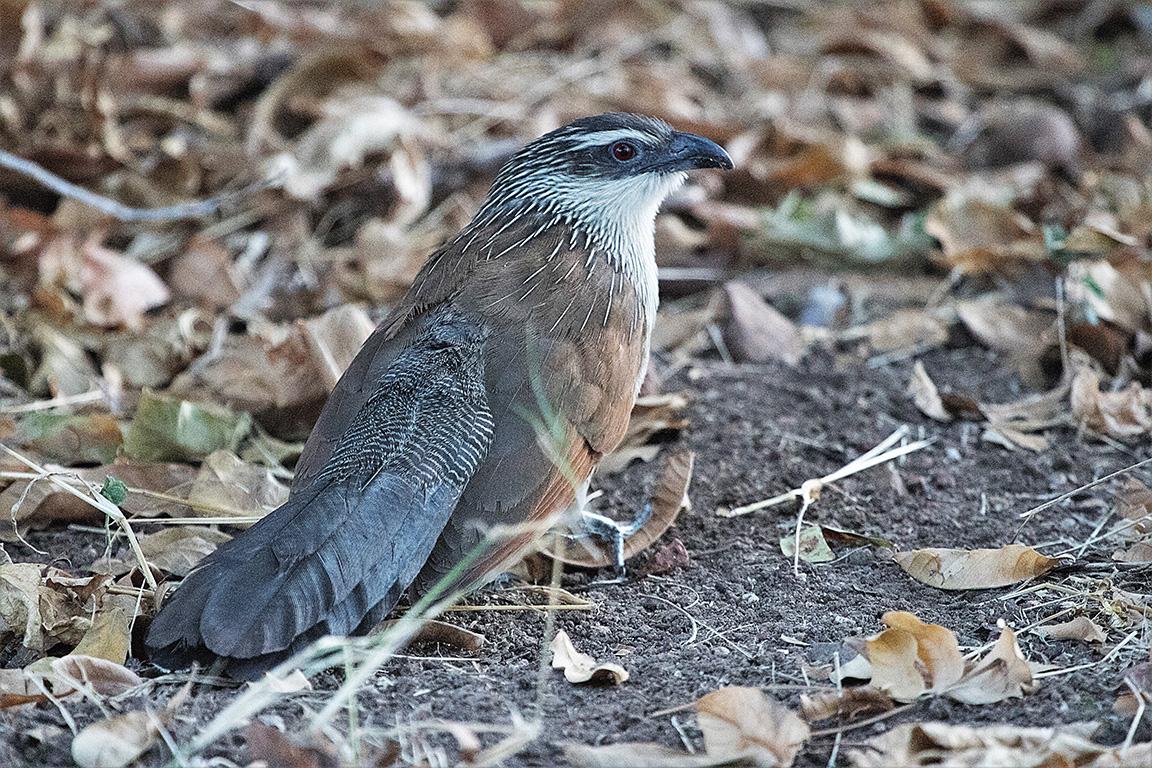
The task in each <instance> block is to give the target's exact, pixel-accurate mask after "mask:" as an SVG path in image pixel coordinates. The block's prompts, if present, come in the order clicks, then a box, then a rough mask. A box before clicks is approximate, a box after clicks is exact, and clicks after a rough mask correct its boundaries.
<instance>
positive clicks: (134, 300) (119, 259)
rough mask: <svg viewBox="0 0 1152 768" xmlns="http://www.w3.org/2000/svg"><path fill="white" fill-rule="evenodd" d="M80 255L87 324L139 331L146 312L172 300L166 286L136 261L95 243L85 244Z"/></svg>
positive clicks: (154, 274) (153, 273)
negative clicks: (82, 264)
mask: <svg viewBox="0 0 1152 768" xmlns="http://www.w3.org/2000/svg"><path fill="white" fill-rule="evenodd" d="M83 252H84V266H83V268H82V269H81V271H80V282H81V285H82V290H83V294H84V318H85V319H86V320H87V321H88V322H90V323H93V324H95V325H102V326H117V325H123V326H127V327H128V328H133V329H138V328H140V327H141V326H142V325H143V320H144V313H145V312H147V311H148V310H150V309H155V308H156V307H159V306H163V305H164V304H167V303H168V300H169V299H170V298H171V297H172V295H171V293H170V292H169V291H168V286H166V285H164V282H163V281H162V280H161V279H160V278H159V277H157V276H156V273H155V272H153V271H152V270H151V269H149V268H148V267H147V266H145V265H144V264H141V263H140V262H139V261H136V260H135V259H132V258H129V257H127V256H123V255H121V254H119V253H116V252H115V251H112V250H109V249H107V248H105V247H103V246H101V245H98V244H97V243H95V242H88V243H86V244H85V245H84V247H83Z"/></svg>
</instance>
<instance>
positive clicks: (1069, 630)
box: [1036, 616, 1108, 643]
mask: <svg viewBox="0 0 1152 768" xmlns="http://www.w3.org/2000/svg"><path fill="white" fill-rule="evenodd" d="M1036 634H1038V635H1040V636H1041V637H1051V638H1054V639H1056V640H1083V641H1085V642H1088V643H1103V642H1105V641H1107V640H1108V635H1107V634H1106V633H1105V632H1104V630H1103V629H1101V628H1100V625H1098V624H1097V623H1096V622H1094V621H1092V619H1089V618H1088V617H1087V616H1077V617H1076V618H1074V619H1072V620H1071V621H1065V622H1063V623H1061V624H1048V625H1047V626H1043V627H1037V628H1036Z"/></svg>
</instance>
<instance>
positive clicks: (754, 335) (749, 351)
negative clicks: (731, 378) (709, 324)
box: [724, 281, 807, 365]
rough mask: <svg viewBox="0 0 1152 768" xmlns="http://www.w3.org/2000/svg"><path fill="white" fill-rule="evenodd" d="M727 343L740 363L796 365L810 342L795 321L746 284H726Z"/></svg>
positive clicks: (725, 337) (725, 328) (725, 340)
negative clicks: (773, 361) (805, 338)
mask: <svg viewBox="0 0 1152 768" xmlns="http://www.w3.org/2000/svg"><path fill="white" fill-rule="evenodd" d="M724 305H725V309H726V311H727V317H728V321H727V324H726V325H725V326H724V343H725V344H726V345H727V347H728V351H729V352H730V353H731V354H732V357H733V359H734V360H736V362H742V363H766V362H768V361H770V360H780V361H782V362H784V363H786V364H787V365H796V364H797V363H799V362H800V359H801V358H802V357H803V356H804V351H805V349H806V346H807V345H806V344H805V343H804V339H803V338H802V337H801V336H800V331H799V330H798V329H797V328H796V326H795V324H794V323H793V322H792V321H791V320H789V319H788V318H787V317H785V316H784V315H782V314H781V313H780V312H779V311H777V310H776V309H774V308H773V307H772V306H771V305H769V304H768V303H767V302H765V301H764V299H762V298H760V294H758V293H756V291H754V290H752V289H751V288H749V287H748V286H747V285H745V284H744V283H739V282H735V281H733V282H729V283H725V285H724Z"/></svg>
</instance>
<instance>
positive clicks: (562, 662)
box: [551, 630, 628, 685]
mask: <svg viewBox="0 0 1152 768" xmlns="http://www.w3.org/2000/svg"><path fill="white" fill-rule="evenodd" d="M551 648H552V669H562V670H564V679H565V680H567V681H568V682H570V683H588V682H593V683H614V684H616V685H619V684H620V683H623V682H626V681H627V680H628V670H626V669H624V667H622V666H620V665H619V664H614V663H612V662H605V663H603V664H597V663H596V659H594V658H592V657H591V656H589V655H588V654H586V653H581V652H580V651H578V650H576V647H575V646H574V645H572V640H571V639H569V637H568V633H567V632H565V631H564V630H560V631H559V632H557V633H556V637H555V638H553V639H552V644H551Z"/></svg>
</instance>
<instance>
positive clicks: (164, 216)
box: [0, 149, 264, 224]
mask: <svg viewBox="0 0 1152 768" xmlns="http://www.w3.org/2000/svg"><path fill="white" fill-rule="evenodd" d="M0 167H3V168H7V169H8V170H10V171H15V172H16V173H19V174H22V175H24V176H27V177H28V178H30V179H32V180H33V181H35V182H37V183H39V184H41V185H42V186H44V187H47V188H48V189H50V190H52V191H53V192H55V193H56V194H58V195H61V196H62V197H67V198H71V199H73V200H76V201H77V202H80V203H83V204H84V205H87V206H89V207H90V208H95V209H96V210H98V211H100V212H101V213H103V214H106V215H108V216H111V217H112V218H114V219H117V220H119V221H123V222H127V223H130V224H136V223H141V222H154V221H179V220H181V219H202V218H205V217H207V216H211V215H212V214H214V213H216V212H217V211H219V210H220V209H221V208H222V207H223V206H224V203H225V202H227V201H229V200H232V199H235V198H237V197H239V196H241V195H244V194H247V193H249V192H251V191H253V189H257V188H260V187H263V186H264V185H263V184H262V183H261V184H258V185H254V186H251V187H248V188H246V189H243V190H239V191H236V192H227V193H224V194H220V195H215V196H213V197H209V198H205V199H203V200H193V201H191V202H187V203H179V204H178V205H167V206H163V207H160V208H133V207H131V206H128V205H124V203H121V202H119V201H118V200H113V199H112V198H110V197H105V196H104V195H100V194H97V193H96V192H93V191H91V190H88V189H85V188H84V187H81V186H80V185H78V184H73V183H72V182H70V181H68V180H67V179H65V178H62V177H60V176H57V175H56V174H54V173H52V171H49V170H48V169H47V168H45V167H43V166H41V165H39V164H37V163H34V162H32V161H31V160H27V159H25V158H23V157H20V156H18V155H14V154H12V153H11V152H8V151H6V150H3V149H0Z"/></svg>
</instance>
